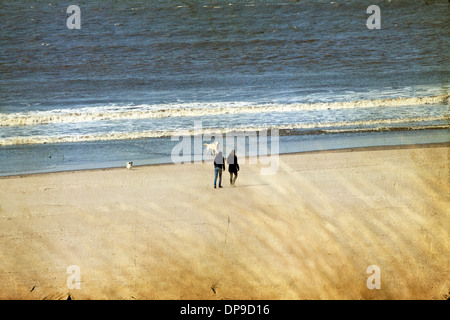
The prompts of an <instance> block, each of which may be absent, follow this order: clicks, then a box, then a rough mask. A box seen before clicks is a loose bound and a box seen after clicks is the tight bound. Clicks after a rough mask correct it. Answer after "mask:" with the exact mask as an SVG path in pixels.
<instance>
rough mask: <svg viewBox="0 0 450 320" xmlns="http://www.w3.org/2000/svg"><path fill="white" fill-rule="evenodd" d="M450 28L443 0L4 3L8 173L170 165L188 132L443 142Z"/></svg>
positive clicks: (1, 58) (297, 148)
mask: <svg viewBox="0 0 450 320" xmlns="http://www.w3.org/2000/svg"><path fill="white" fill-rule="evenodd" d="M71 5H76V6H78V7H79V9H80V15H79V17H80V20H79V22H80V25H79V26H80V28H79V29H76V28H75V29H70V28H69V27H68V25H67V22H68V19H69V20H70V17H71V15H72V14H73V12H72V11H70V12H69V13H68V12H67V9H68V7H69V6H71ZM370 5H376V6H378V7H379V9H380V18H381V20H380V29H369V27H368V26H367V24H366V23H367V20H368V19H369V17H371V15H372V13H367V9H368V7H369V6H370ZM71 21H73V20H71ZM449 35H450V7H449V2H448V1H447V0H445V1H444V0H442V1H437V0H436V1H432V0H421V1H418V0H417V1H399V0H389V1H379V0H378V1H375V0H373V1H370V2H367V1H353V0H345V1H344V0H342V1H339V0H335V1H325V0H298V1H263V0H258V1H257V0H254V1H236V0H228V1H219V0H218V1H213V0H210V1H200V0H198V1H194V0H182V1H168V0H165V1H142V0H141V1H113V0H110V1H98V0H92V1H78V2H77V3H75V2H68V1H48V0H47V1H43V0H36V1H32V0H25V1H1V2H0V44H1V45H0V162H1V164H2V165H1V167H0V175H2V176H7V175H17V174H27V173H38V172H53V171H65V170H77V169H92V168H109V167H120V166H123V167H125V163H126V162H127V161H133V162H134V164H135V165H146V164H156V163H171V162H173V150H174V147H175V146H176V145H177V144H179V143H180V142H179V141H180V139H179V138H180V137H182V136H183V135H191V134H197V135H200V136H201V138H202V141H203V142H205V143H209V142H211V141H213V139H212V137H218V136H220V135H222V136H223V135H231V136H233V134H235V133H236V134H237V133H244V134H248V135H252V134H253V133H256V134H257V137H259V134H260V133H261V132H267V133H268V136H269V139H268V143H269V144H270V143H271V141H272V140H271V139H273V138H274V137H275V133H276V134H277V136H276V138H277V140H278V141H279V147H278V150H272V152H273V151H277V152H279V153H291V152H303V151H315V150H330V149H342V148H355V147H370V146H386V145H405V144H421V143H447V142H450V112H449V111H450V110H449V74H450V72H449V71H450V68H449V67H450V63H449V62H450V51H449V50H448V48H450V45H449V40H450V37H449ZM199 124H200V125H201V128H200V129H198V125H199ZM196 125H197V129H198V130H195V128H196ZM250 143H251V142H250V140H248V141H247V145H248V144H250ZM223 147H225V146H223ZM223 149H224V150H223V151H224V152H228V150H226V148H223ZM248 149H249V148H244V149H243V150H242V152H241V153H240V155H241V156H244V155H252V154H251V152H250V151H249V150H248ZM192 150H194V149H192ZM203 151H204V150H200V153H202V152H203ZM192 152H194V151H192ZM238 156H239V154H238Z"/></svg>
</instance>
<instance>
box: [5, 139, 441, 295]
mask: <svg viewBox="0 0 450 320" xmlns="http://www.w3.org/2000/svg"><path fill="white" fill-rule="evenodd" d="M449 155H450V145H449V144H445V145H442V144H440V145H426V146H413V147H411V146H410V147H401V148H400V147H393V148H371V149H354V150H344V151H327V152H311V153H303V154H290V155H281V156H280V165H279V171H278V173H277V174H274V175H261V174H260V169H261V168H260V167H261V165H260V164H250V163H248V162H249V159H241V171H240V173H239V177H238V179H237V183H236V186H235V187H230V185H229V180H228V179H229V175H228V172H225V173H224V188H223V189H214V188H213V169H212V165H211V164H210V163H205V164H182V165H174V164H170V165H155V166H142V167H135V168H133V170H131V171H127V170H126V169H125V164H124V168H116V169H104V170H86V171H70V172H61V173H48V174H37V175H28V176H15V177H4V178H0V219H1V223H0V298H1V299H67V298H68V297H69V296H70V298H71V299H287V300H290V299H447V298H448V297H449V289H450V288H449V284H450V281H449V274H450V273H449V271H450V270H449V266H450V264H449V230H450V228H449V221H450V219H449V214H450V196H449V195H450V179H449V178H450V177H449V174H450V172H449ZM245 161H247V164H246V163H245ZM372 265H376V266H378V267H379V271H380V272H379V273H373V274H372V273H368V272H367V268H368V267H369V266H372ZM69 266H76V268H79V274H78V273H76V274H71V273H70V270H71V269H70V268H69V273H68V267H69ZM78 276H79V277H78ZM371 276H373V278H376V277H378V278H377V279H379V280H380V282H379V283H380V289H376V288H372V289H369V288H368V285H367V282H368V278H369V277H371ZM74 279H75V280H80V282H76V281H72V280H74ZM369 282H370V283H376V280H373V279H372V278H371V279H370V281H369ZM75 284H79V288H76V287H74V285H75Z"/></svg>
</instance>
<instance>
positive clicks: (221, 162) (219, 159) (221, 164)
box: [214, 151, 225, 188]
mask: <svg viewBox="0 0 450 320" xmlns="http://www.w3.org/2000/svg"><path fill="white" fill-rule="evenodd" d="M224 170H225V158H224V157H223V155H222V151H219V153H218V154H217V155H216V157H215V158H214V188H216V182H217V176H219V188H222V171H224Z"/></svg>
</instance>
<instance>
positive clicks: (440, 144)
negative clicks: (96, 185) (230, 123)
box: [0, 142, 450, 180]
mask: <svg viewBox="0 0 450 320" xmlns="http://www.w3.org/2000/svg"><path fill="white" fill-rule="evenodd" d="M447 146H450V142H435V143H416V144H398V145H381V146H368V147H345V148H340V149H325V150H311V151H295V152H285V153H279V154H278V155H280V156H281V155H302V154H317V153H339V152H359V151H376V150H396V149H414V148H439V147H447ZM250 158H258V157H257V156H251V157H249V156H245V157H242V159H245V162H246V163H248V161H249V159H250ZM210 160H211V159H210ZM210 160H209V161H210ZM207 161H208V160H202V163H201V164H205V163H207ZM241 161H242V160H241ZM181 164H196V163H194V162H193V161H192V162H188V163H181ZM167 165H180V164H178V163H173V162H167V163H153V164H142V165H134V166H133V168H145V167H157V166H167ZM124 168H125V165H124V166H121V167H119V166H117V167H116V166H115V167H103V168H93V169H89V168H88V169H75V170H73V169H68V170H61V171H48V172H36V173H18V174H11V175H0V180H1V179H13V178H25V177H27V176H39V175H48V174H62V173H74V172H83V171H109V170H120V169H124ZM132 170H133V169H132Z"/></svg>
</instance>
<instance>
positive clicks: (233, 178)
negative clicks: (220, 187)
mask: <svg viewBox="0 0 450 320" xmlns="http://www.w3.org/2000/svg"><path fill="white" fill-rule="evenodd" d="M237 176H238V173H237V171H230V183H231V184H234V183H235V182H236V179H237Z"/></svg>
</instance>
